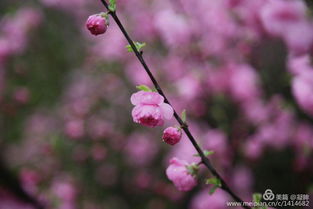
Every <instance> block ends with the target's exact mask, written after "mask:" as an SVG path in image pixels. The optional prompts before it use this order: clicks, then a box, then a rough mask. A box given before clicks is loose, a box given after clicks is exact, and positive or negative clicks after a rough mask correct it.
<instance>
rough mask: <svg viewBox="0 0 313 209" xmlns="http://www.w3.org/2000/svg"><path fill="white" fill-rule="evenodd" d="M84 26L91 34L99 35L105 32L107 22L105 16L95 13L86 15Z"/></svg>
mask: <svg viewBox="0 0 313 209" xmlns="http://www.w3.org/2000/svg"><path fill="white" fill-rule="evenodd" d="M86 27H87V28H88V30H89V31H90V32H91V33H92V34H93V35H99V34H103V33H105V31H106V30H107V28H108V24H107V20H106V18H105V17H103V16H102V15H100V14H95V15H91V16H89V17H88V19H87V22H86Z"/></svg>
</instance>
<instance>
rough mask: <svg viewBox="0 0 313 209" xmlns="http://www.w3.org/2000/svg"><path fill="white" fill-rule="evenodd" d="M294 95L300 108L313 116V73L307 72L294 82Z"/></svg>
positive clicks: (296, 77)
mask: <svg viewBox="0 0 313 209" xmlns="http://www.w3.org/2000/svg"><path fill="white" fill-rule="evenodd" d="M292 93H293V95H294V97H295V98H296V101H297V103H298V104H299V106H300V107H301V108H302V109H303V110H304V111H305V112H307V113H308V114H310V115H313V97H312V93H313V71H306V72H305V73H301V75H298V76H295V77H294V79H293V80H292Z"/></svg>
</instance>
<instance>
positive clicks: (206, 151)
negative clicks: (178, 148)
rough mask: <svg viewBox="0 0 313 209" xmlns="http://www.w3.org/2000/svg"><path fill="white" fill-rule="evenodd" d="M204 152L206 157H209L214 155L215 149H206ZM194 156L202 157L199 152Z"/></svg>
mask: <svg viewBox="0 0 313 209" xmlns="http://www.w3.org/2000/svg"><path fill="white" fill-rule="evenodd" d="M203 154H204V155H205V156H206V157H208V156H209V155H213V154H214V151H211V150H210V151H209V150H204V151H203ZM193 156H195V157H200V155H199V154H194V155H193Z"/></svg>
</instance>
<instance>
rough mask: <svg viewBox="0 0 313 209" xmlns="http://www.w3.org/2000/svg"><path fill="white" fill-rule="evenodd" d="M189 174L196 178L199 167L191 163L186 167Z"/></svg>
mask: <svg viewBox="0 0 313 209" xmlns="http://www.w3.org/2000/svg"><path fill="white" fill-rule="evenodd" d="M186 168H187V171H188V173H189V174H191V175H193V176H196V175H197V173H198V170H199V166H198V165H197V164H196V163H192V164H190V165H187V166H186Z"/></svg>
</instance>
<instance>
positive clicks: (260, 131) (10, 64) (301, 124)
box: [0, 0, 313, 209]
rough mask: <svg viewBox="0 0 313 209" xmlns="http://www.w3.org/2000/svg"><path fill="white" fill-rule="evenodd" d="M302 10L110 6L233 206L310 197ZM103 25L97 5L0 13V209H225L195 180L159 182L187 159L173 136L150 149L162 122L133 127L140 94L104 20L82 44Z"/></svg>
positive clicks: (137, 72) (141, 0)
mask: <svg viewBox="0 0 313 209" xmlns="http://www.w3.org/2000/svg"><path fill="white" fill-rule="evenodd" d="M311 3H312V1H310V0H308V1H307V2H305V1H301V0H295V1H287V0H253V1H252V0H197V1H190V0H161V1H160V0H117V8H118V15H119V16H120V18H121V20H122V22H123V23H124V24H125V26H126V28H127V30H128V31H129V33H130V34H131V36H132V37H133V39H134V40H135V41H141V42H146V43H147V46H146V47H145V48H144V57H145V59H146V60H147V62H148V64H149V65H150V66H151V68H152V71H153V73H154V74H155V75H156V77H157V79H158V80H159V81H160V83H161V86H162V87H163V88H164V90H165V92H166V94H168V97H169V99H170V101H171V102H172V103H173V105H174V107H175V109H176V110H177V111H178V112H181V111H182V110H183V109H186V110H187V115H188V122H189V125H190V128H191V131H192V132H193V133H194V135H195V136H196V138H197V140H198V141H199V143H200V144H201V146H202V147H203V148H204V149H208V150H213V151H214V152H215V153H214V154H213V155H212V156H210V158H211V159H212V161H213V163H214V166H215V167H217V169H218V171H219V172H220V173H221V174H222V175H223V176H224V177H225V179H226V181H227V182H228V183H229V184H230V186H231V187H232V188H233V189H234V191H235V192H236V193H237V194H238V195H239V196H241V197H242V198H243V199H245V200H251V197H252V194H253V193H254V192H260V193H262V192H264V191H265V190H266V189H272V190H273V192H274V193H275V194H310V193H311V194H312V183H313V182H312V179H313V166H312V165H313V163H312V148H313V68H312V65H311V55H312V52H313V50H312V49H313V47H312V46H313V44H312V43H313V27H312V20H311V7H310V6H311ZM102 11H105V10H104V7H103V6H102V5H101V3H100V1H98V0H93V1H85V0H40V1H34V0H29V1H19V0H1V1H0V112H1V113H0V114H1V115H0V143H1V144H0V149H1V151H0V156H1V158H0V162H1V163H0V208H1V209H33V208H35V207H36V206H35V205H36V202H40V203H41V204H43V205H44V206H45V208H51V209H76V208H77V209H80V208H82V209H178V208H179V209H223V208H227V207H226V206H225V202H226V201H228V200H230V197H229V196H228V195H227V194H226V193H224V192H223V191H220V190H218V191H216V192H215V193H214V194H213V195H209V194H208V190H209V186H208V185H205V184H204V178H205V177H209V173H208V172H207V171H206V170H205V169H203V170H202V171H201V174H200V176H199V185H198V186H197V187H196V188H195V189H194V190H192V191H191V192H187V193H183V192H179V191H177V190H176V188H175V187H174V186H173V185H172V183H171V182H170V181H169V180H168V179H167V178H166V175H165V169H166V167H167V166H168V161H169V159H170V158H171V157H173V156H176V157H178V158H181V159H184V160H187V161H188V162H194V161H198V160H199V159H197V157H194V156H193V154H195V153H196V152H195V150H194V149H193V147H192V146H191V144H190V142H189V141H188V139H187V138H186V137H185V136H184V137H183V139H182V140H181V142H180V143H179V144H177V145H175V146H173V147H172V146H169V145H167V144H165V143H164V142H162V140H161V136H162V131H163V129H164V128H165V127H166V126H169V125H176V123H175V121H174V119H173V120H171V121H169V122H167V124H166V126H164V127H161V128H147V127H142V126H140V125H138V124H135V123H133V122H132V118H131V114H130V113H131V109H132V105H131V104H130V101H129V98H130V96H131V94H132V93H134V92H136V91H137V90H136V88H135V86H136V85H140V84H145V85H148V86H150V87H152V85H151V82H150V81H149V79H148V77H147V75H146V74H145V73H144V71H143V69H142V67H141V66H140V64H139V62H138V61H137V60H136V58H135V56H134V55H133V54H132V53H129V52H127V50H126V48H125V46H126V44H127V43H126V41H125V39H124V37H123V36H122V34H121V32H120V31H119V29H118V28H117V27H116V25H115V23H114V22H113V20H111V25H110V27H109V29H108V31H107V32H106V33H105V34H104V35H101V36H92V35H91V34H90V33H89V32H88V31H87V29H86V28H85V21H86V19H87V17H88V16H89V15H91V14H94V13H98V12H102ZM310 188H311V189H310ZM311 197H312V195H311ZM310 204H311V208H313V207H312V205H313V200H312V199H311V203H310ZM286 208H292V207H286ZM297 208H299V207H297Z"/></svg>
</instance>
